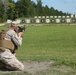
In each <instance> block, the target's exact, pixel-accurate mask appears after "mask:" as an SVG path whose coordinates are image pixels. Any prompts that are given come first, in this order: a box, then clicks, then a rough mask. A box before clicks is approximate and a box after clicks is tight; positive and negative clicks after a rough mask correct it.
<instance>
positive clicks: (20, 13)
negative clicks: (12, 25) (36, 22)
mask: <svg viewBox="0 0 76 75" xmlns="http://www.w3.org/2000/svg"><path fill="white" fill-rule="evenodd" d="M55 15H56V16H63V15H65V16H66V15H70V14H69V13H63V12H62V11H58V10H57V9H54V8H53V7H50V8H49V7H48V6H47V5H46V6H42V1H41V0H37V4H36V3H35V2H34V1H31V0H17V2H14V0H4V2H3V0H0V22H4V21H6V20H7V19H11V20H15V19H16V18H22V17H34V16H55Z"/></svg>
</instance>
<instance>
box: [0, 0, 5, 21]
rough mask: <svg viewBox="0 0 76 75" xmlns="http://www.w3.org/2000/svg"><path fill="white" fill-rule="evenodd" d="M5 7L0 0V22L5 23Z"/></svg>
mask: <svg viewBox="0 0 76 75" xmlns="http://www.w3.org/2000/svg"><path fill="white" fill-rule="evenodd" d="M4 14H5V7H4V4H3V2H2V0H1V1H0V22H3V21H5V16H4Z"/></svg>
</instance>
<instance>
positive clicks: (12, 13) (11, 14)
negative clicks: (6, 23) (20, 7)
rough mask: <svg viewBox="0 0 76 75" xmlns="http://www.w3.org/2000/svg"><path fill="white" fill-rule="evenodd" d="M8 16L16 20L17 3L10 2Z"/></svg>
mask: <svg viewBox="0 0 76 75" xmlns="http://www.w3.org/2000/svg"><path fill="white" fill-rule="evenodd" d="M7 16H8V19H11V20H15V19H16V17H17V15H16V9H15V4H14V3H12V2H8V9H7Z"/></svg>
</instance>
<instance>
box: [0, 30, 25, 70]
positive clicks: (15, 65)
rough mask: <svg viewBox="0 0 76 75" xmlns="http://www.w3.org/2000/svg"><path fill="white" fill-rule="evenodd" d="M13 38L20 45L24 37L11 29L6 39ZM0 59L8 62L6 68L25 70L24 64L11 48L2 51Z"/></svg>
mask: <svg viewBox="0 0 76 75" xmlns="http://www.w3.org/2000/svg"><path fill="white" fill-rule="evenodd" d="M11 39H12V40H13V42H14V43H15V44H16V45H17V46H20V45H21V44H22V38H21V37H18V35H17V33H16V32H15V31H14V30H12V29H10V30H8V32H7V33H6V36H5V40H10V41H11ZM9 45H10V44H9ZM0 61H2V62H3V63H5V64H6V68H7V69H9V70H20V71H21V70H24V65H23V64H22V63H21V62H20V61H19V60H18V59H17V58H16V57H15V55H14V54H12V53H11V50H9V49H6V50H5V51H0Z"/></svg>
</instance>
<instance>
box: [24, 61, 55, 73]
mask: <svg viewBox="0 0 76 75" xmlns="http://www.w3.org/2000/svg"><path fill="white" fill-rule="evenodd" d="M53 63H54V62H53V61H51V62H23V64H24V66H25V69H24V71H26V72H28V73H30V74H36V73H37V72H40V71H44V70H47V69H49V68H50V66H51V65H52V64H53Z"/></svg>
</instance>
